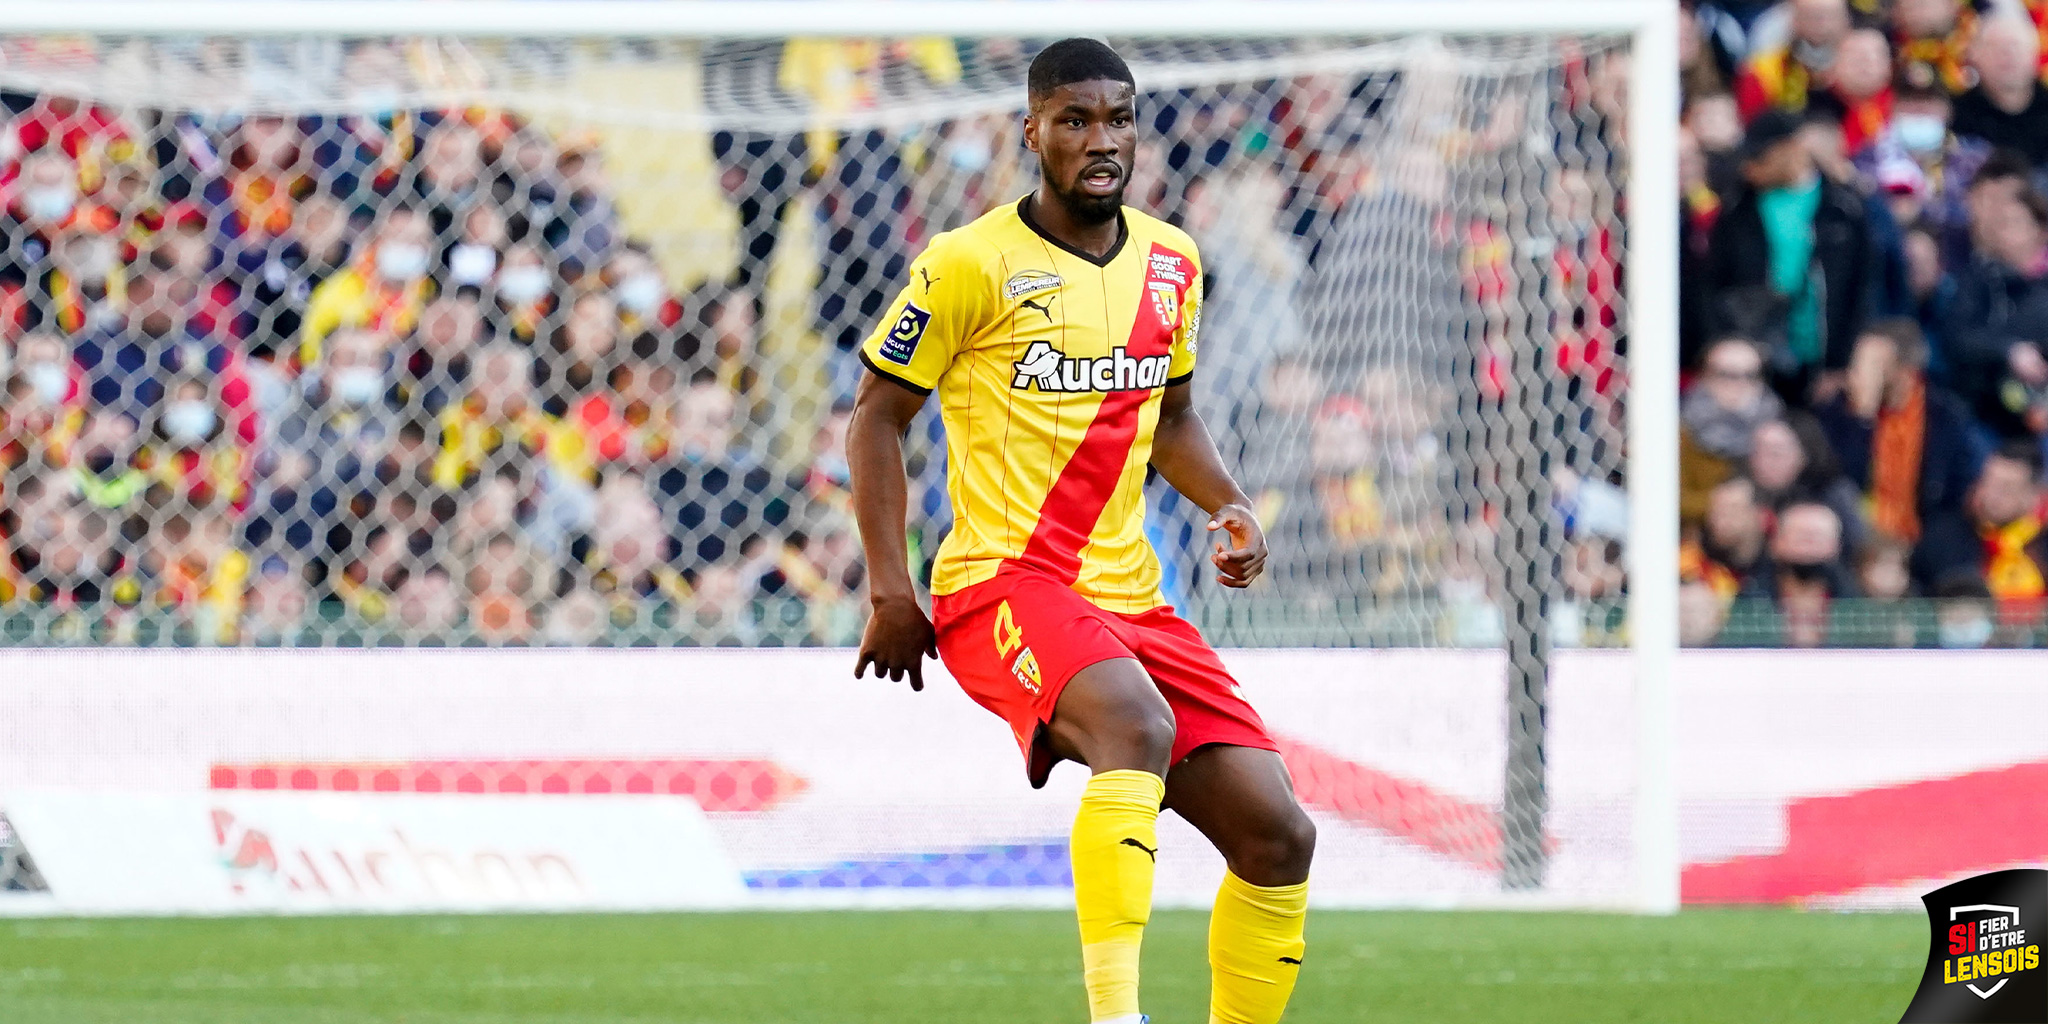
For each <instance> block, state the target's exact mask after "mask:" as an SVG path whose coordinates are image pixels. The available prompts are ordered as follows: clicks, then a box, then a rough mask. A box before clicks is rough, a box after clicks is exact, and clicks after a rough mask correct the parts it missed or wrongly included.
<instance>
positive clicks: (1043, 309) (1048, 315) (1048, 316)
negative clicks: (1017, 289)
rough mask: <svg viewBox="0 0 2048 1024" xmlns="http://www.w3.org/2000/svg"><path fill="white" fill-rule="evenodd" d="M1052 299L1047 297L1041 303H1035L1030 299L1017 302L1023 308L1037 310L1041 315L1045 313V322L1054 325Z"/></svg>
mask: <svg viewBox="0 0 2048 1024" xmlns="http://www.w3.org/2000/svg"><path fill="white" fill-rule="evenodd" d="M1052 299H1053V297H1052V296H1050V295H1048V296H1046V297H1045V298H1044V299H1043V300H1041V301H1039V302H1033V301H1031V300H1030V299H1021V300H1019V301H1018V302H1017V305H1019V306H1022V307H1024V308H1025V309H1035V310H1037V311H1039V312H1040V313H1044V314H1045V322H1046V323H1052Z"/></svg>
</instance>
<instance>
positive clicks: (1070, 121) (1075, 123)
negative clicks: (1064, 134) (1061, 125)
mask: <svg viewBox="0 0 2048 1024" xmlns="http://www.w3.org/2000/svg"><path fill="white" fill-rule="evenodd" d="M1067 127H1069V128H1081V127H1085V125H1084V124H1083V122H1082V121H1081V119H1080V118H1078V117H1070V118H1067Z"/></svg>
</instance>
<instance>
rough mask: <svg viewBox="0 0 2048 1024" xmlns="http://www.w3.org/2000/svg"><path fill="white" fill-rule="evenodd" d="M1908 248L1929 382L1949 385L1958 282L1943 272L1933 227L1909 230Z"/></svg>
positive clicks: (1910, 286)
mask: <svg viewBox="0 0 2048 1024" xmlns="http://www.w3.org/2000/svg"><path fill="white" fill-rule="evenodd" d="M1904 249H1905V255H1906V289H1907V301H1908V303H1909V306H1910V313H1909V315H1910V317H1911V319H1912V320H1913V322H1914V324H1915V325H1916V326H1918V327H1919V328H1920V332H1921V335H1922V336H1923V337H1924V338H1926V340H1927V374H1928V379H1930V380H1934V381H1939V382H1944V383H1945V382H1947V381H1948V380H1949V374H1950V373H1951V372H1952V371H1951V369H1950V363H1951V362H1952V357H1950V356H1949V355H1948V342H1947V340H1946V339H1947V333H1946V332H1947V329H1948V309H1949V306H1950V305H1951V304H1952V303H1953V302H1954V301H1955V281H1954V279H1952V278H1950V277H1949V276H1948V274H1947V272H1946V271H1945V270H1943V269H1942V259H1941V239H1940V238H1939V237H1937V235H1936V232H1935V230H1934V228H1932V227H1931V226H1929V225H1927V224H1919V225H1916V226H1914V227H1913V228H1911V229H1910V230H1908V231H1907V232H1906V237H1905V242H1904ZM1852 358H1853V357H1852Z"/></svg>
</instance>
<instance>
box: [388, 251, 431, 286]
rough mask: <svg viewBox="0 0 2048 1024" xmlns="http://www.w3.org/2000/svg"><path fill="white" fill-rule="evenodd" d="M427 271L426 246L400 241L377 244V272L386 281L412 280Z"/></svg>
mask: <svg viewBox="0 0 2048 1024" xmlns="http://www.w3.org/2000/svg"><path fill="white" fill-rule="evenodd" d="M426 272H427V247H426V246H424V245H412V244H409V243H401V244H398V245H385V246H379V247H378V249H377V273H378V274H380V275H382V276H383V277H384V279H385V280H387V281H412V280H416V279H418V278H419V277H421V276H422V275H424V274H425V273H426Z"/></svg>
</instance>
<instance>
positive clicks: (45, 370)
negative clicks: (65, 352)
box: [22, 363, 71, 402]
mask: <svg viewBox="0 0 2048 1024" xmlns="http://www.w3.org/2000/svg"><path fill="white" fill-rule="evenodd" d="M22 373H23V374H24V375H26V376H27V377H28V383H29V386H30V387H33V388H35V389H36V397H37V398H40V399H42V400H43V401H45V402H61V401H63V400H64V395H65V393H66V392H68V391H70V390H71V376H70V375H69V374H67V373H65V372H64V368H63V367H61V366H58V365H57V364H55V363H37V364H35V365H34V366H30V367H27V368H25V369H24V370H23V371H22Z"/></svg>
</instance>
